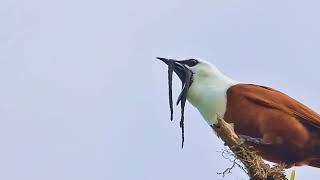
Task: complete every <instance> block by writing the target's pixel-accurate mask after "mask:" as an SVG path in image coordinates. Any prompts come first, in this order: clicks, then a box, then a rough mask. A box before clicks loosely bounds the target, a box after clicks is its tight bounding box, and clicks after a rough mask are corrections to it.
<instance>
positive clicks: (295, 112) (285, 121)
mask: <svg viewBox="0 0 320 180" xmlns="http://www.w3.org/2000/svg"><path fill="white" fill-rule="evenodd" d="M226 96H227V107H226V112H225V114H224V119H225V120H226V121H227V122H228V123H233V124H234V130H235V132H236V133H237V134H239V135H246V136H250V137H253V138H257V139H261V142H262V143H250V145H252V146H254V147H255V148H256V149H257V150H258V152H259V154H260V155H261V156H262V157H263V158H264V159H266V160H269V161H272V162H277V163H286V164H288V166H292V165H309V166H314V167H319V168H320V115H319V114H317V113H316V112H314V111H312V110H311V109H310V108H308V107H306V106H305V105H303V104H301V103H299V102H298V101H296V100H295V99H293V98H291V97H289V96H288V95H286V94H283V93H281V92H279V91H276V90H274V89H271V88H268V87H264V86H258V85H253V84H237V85H234V86H231V87H230V88H229V89H228V90H227V93H226Z"/></svg>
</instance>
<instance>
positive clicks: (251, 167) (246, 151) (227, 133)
mask: <svg viewBox="0 0 320 180" xmlns="http://www.w3.org/2000/svg"><path fill="white" fill-rule="evenodd" d="M217 119H218V123H217V124H215V125H212V128H213V130H214V131H215V132H216V133H217V135H218V137H220V138H221V139H222V140H223V141H224V142H225V145H227V146H228V147H229V148H230V150H231V151H232V152H233V153H234V156H235V157H236V158H237V159H238V160H240V161H241V162H242V164H243V165H244V168H245V169H246V172H247V174H248V176H249V177H250V179H251V180H265V179H268V180H287V178H286V176H285V175H284V173H283V169H284V166H283V165H279V166H275V167H271V166H270V165H268V164H266V163H265V162H264V161H263V159H262V158H261V156H259V155H257V153H256V151H254V149H253V148H252V147H250V146H247V145H244V144H242V143H241V141H240V139H239V137H238V136H237V135H236V134H235V132H234V130H233V127H232V126H231V125H230V124H228V123H226V122H225V121H224V120H223V119H222V118H221V117H219V116H218V118H217ZM227 171H229V170H227Z"/></svg>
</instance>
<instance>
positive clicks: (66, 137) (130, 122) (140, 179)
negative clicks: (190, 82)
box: [0, 0, 320, 180]
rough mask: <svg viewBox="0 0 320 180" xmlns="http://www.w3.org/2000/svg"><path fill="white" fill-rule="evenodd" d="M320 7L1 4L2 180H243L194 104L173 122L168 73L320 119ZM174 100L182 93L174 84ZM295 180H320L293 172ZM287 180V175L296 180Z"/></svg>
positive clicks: (212, 1)
mask: <svg viewBox="0 0 320 180" xmlns="http://www.w3.org/2000/svg"><path fill="white" fill-rule="evenodd" d="M319 7H320V2H319V1H316V0H314V1H298V0H290V1H289V0H284V1H279V0H268V1H254V0H241V1H240V0H233V1H231V0H219V1H217V0H207V1H201V0H200V1H188V0H161V1H150V0H136V1H130V0H118V1H110V0H109V1H108V0H107V1H106V0H91V1H82V0H55V1H45V0H28V1H23V0H2V1H1V2H0V23H1V24H0V25H1V28H0V83H1V86H0V143H1V148H0V179H3V180H44V179H45V180H57V179H59V180H71V179H75V180H89V179H90V180H163V179H169V180H170V179H183V180H198V179H221V180H222V179H225V180H234V179H237V180H238V179H246V176H245V175H244V174H243V173H242V172H241V171H240V170H238V169H237V170H234V171H233V174H232V175H228V176H227V177H225V178H222V177H221V175H217V172H222V171H223V170H224V169H225V168H227V167H229V166H230V165H231V163H229V162H228V161H227V160H224V159H223V158H222V157H221V155H220V153H219V152H218V151H220V150H221V149H222V148H223V145H222V144H223V143H222V142H221V141H220V140H219V139H218V138H217V137H215V136H214V134H213V133H212V130H211V129H210V128H209V127H208V125H207V124H206V122H205V121H204V120H203V119H202V117H201V116H200V114H199V113H198V112H197V111H196V110H195V109H194V108H193V107H191V105H190V104H187V107H186V121H185V128H186V130H185V138H186V141H185V148H184V149H183V150H182V149H181V148H180V145H181V137H180V136H181V134H180V129H179V126H178V122H179V109H178V108H177V109H175V110H176V112H177V113H176V118H175V121H174V122H170V120H169V107H168V92H167V91H168V89H167V74H166V73H167V69H166V67H165V65H164V64H162V63H161V62H159V61H157V60H156V59H155V57H156V56H163V57H170V58H191V57H193V58H194V57H199V58H203V59H206V60H208V61H210V62H212V63H214V64H216V65H217V66H218V67H219V68H220V69H221V70H222V71H223V72H225V73H226V74H227V75H229V76H230V77H232V78H234V79H236V80H239V81H244V82H255V83H259V84H264V85H268V86H271V87H274V88H276V89H279V90H281V91H284V92H286V93H288V94H289V95H291V96H293V97H295V98H297V99H299V100H301V101H302V102H304V103H305V104H307V105H309V106H310V107H312V108H313V109H314V110H316V111H318V112H319V111H320V106H319V105H320V93H319V92H320V80H319V76H320V71H319V66H320V51H319V50H320V34H319V32H320V22H319V17H320V11H319ZM174 86H175V91H174V94H175V99H176V98H177V94H178V93H179V91H180V90H179V89H180V82H179V80H178V79H177V78H175V82H174ZM294 169H296V170H297V178H296V179H297V180H302V179H310V178H312V179H315V178H316V177H320V170H319V169H315V168H308V167H302V168H294ZM289 172H290V171H289Z"/></svg>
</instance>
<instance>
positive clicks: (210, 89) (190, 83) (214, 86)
mask: <svg viewBox="0 0 320 180" xmlns="http://www.w3.org/2000/svg"><path fill="white" fill-rule="evenodd" d="M158 59H160V60H161V61H163V62H165V63H166V64H167V65H168V66H169V72H172V71H174V72H175V73H176V74H177V75H178V76H179V78H180V80H181V81H182V84H183V89H182V91H181V93H180V95H179V97H178V103H179V101H180V100H181V102H183V103H182V104H183V106H184V103H185V101H186V100H188V101H189V102H190V103H191V104H192V105H193V106H195V107H196V108H197V109H198V110H199V111H200V112H201V114H202V115H203V117H204V118H205V119H206V121H207V122H208V123H209V124H212V123H213V122H215V121H216V120H215V118H214V117H215V116H216V114H220V115H223V114H224V111H225V107H226V91H227V89H228V88H229V87H230V86H232V85H234V84H237V83H238V82H236V81H234V80H232V79H230V78H228V77H227V76H225V75H224V74H223V73H221V72H220V71H219V70H218V68H216V67H215V66H214V65H213V64H211V63H209V62H206V61H203V60H199V59H187V60H182V61H177V60H174V59H166V58H158ZM170 69H171V70H170ZM169 74H170V73H169ZM169 79H170V78H169ZM169 81H170V80H169ZM169 84H170V82H169ZM169 87H170V86H169Z"/></svg>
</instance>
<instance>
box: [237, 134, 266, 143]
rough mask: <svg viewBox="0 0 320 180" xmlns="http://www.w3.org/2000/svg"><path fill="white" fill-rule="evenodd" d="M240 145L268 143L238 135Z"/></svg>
mask: <svg viewBox="0 0 320 180" xmlns="http://www.w3.org/2000/svg"><path fill="white" fill-rule="evenodd" d="M239 138H240V143H241V144H245V143H249V144H255V145H268V143H265V142H263V140H262V139H261V138H254V137H250V136H246V135H239Z"/></svg>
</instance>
